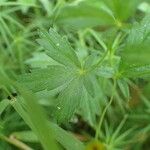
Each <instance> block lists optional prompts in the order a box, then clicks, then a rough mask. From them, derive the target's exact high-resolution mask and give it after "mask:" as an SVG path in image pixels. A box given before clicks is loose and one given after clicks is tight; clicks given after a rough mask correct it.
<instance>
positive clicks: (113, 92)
mask: <svg viewBox="0 0 150 150" xmlns="http://www.w3.org/2000/svg"><path fill="white" fill-rule="evenodd" d="M115 89H116V79H114V84H113V89H112V95H111V98H110V101H109V103H108V104H107V105H106V107H105V108H104V110H103V112H102V115H101V117H100V120H99V124H98V127H97V129H96V134H95V139H96V140H97V139H98V137H99V135H100V130H101V127H102V123H103V121H104V117H105V114H106V112H107V109H108V108H109V107H110V105H111V103H112V101H113V98H114V94H115Z"/></svg>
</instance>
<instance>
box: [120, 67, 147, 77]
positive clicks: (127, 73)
mask: <svg viewBox="0 0 150 150" xmlns="http://www.w3.org/2000/svg"><path fill="white" fill-rule="evenodd" d="M121 76H122V77H127V78H138V77H149V76H150V65H140V66H131V67H128V68H126V69H125V70H124V71H122V73H121Z"/></svg>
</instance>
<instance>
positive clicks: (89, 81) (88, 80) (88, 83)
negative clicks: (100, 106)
mask: <svg viewBox="0 0 150 150" xmlns="http://www.w3.org/2000/svg"><path fill="white" fill-rule="evenodd" d="M83 84H84V86H85V88H86V90H87V92H88V93H89V94H90V95H91V96H92V97H94V96H95V91H94V84H93V76H92V75H85V77H83Z"/></svg>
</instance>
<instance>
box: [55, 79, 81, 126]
mask: <svg viewBox="0 0 150 150" xmlns="http://www.w3.org/2000/svg"><path fill="white" fill-rule="evenodd" d="M82 92H83V84H82V80H81V79H80V78H77V79H73V80H72V81H71V82H70V83H69V84H68V85H67V87H66V88H65V89H64V90H62V91H61V92H60V94H59V96H58V99H57V101H58V102H57V105H56V107H57V109H56V112H55V115H56V118H57V121H58V122H59V123H62V122H65V121H69V119H70V118H71V117H72V115H73V114H74V112H75V110H76V108H77V107H78V106H80V102H81V98H82Z"/></svg>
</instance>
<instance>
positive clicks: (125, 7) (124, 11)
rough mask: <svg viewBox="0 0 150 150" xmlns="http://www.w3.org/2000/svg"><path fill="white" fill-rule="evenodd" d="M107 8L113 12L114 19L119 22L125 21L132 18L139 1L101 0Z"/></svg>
mask: <svg viewBox="0 0 150 150" xmlns="http://www.w3.org/2000/svg"><path fill="white" fill-rule="evenodd" d="M103 1H104V3H105V4H106V5H107V7H108V8H109V9H110V10H111V11H112V12H113V14H114V16H115V18H116V19H117V20H119V21H126V20H127V19H128V18H129V17H130V16H132V15H133V14H134V13H135V11H136V9H137V6H138V4H139V2H140V0H126V2H125V3H124V0H103Z"/></svg>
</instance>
